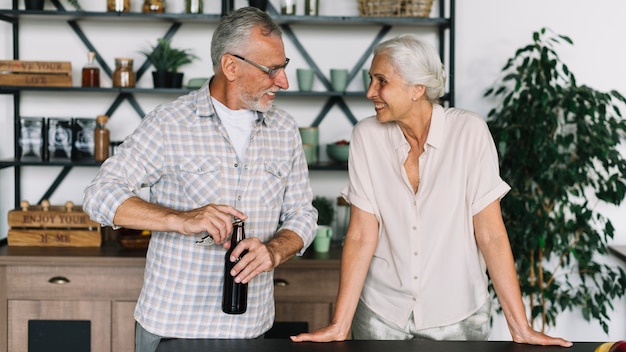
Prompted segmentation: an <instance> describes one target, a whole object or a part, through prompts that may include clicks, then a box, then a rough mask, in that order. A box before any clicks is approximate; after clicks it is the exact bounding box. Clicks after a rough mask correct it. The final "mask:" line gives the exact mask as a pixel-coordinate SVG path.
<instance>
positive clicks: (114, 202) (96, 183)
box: [83, 112, 163, 226]
mask: <svg viewBox="0 0 626 352" xmlns="http://www.w3.org/2000/svg"><path fill="white" fill-rule="evenodd" d="M156 116H157V113H156V112H155V113H151V114H150V115H148V116H146V117H145V119H144V120H143V121H142V123H141V124H140V125H139V127H138V128H137V130H136V131H135V133H133V134H132V135H130V136H129V137H128V138H127V139H126V140H125V141H124V142H123V143H122V144H121V145H120V146H119V147H118V148H117V151H116V154H115V155H113V156H111V157H109V158H108V159H107V160H106V161H105V162H104V163H103V164H102V166H101V167H100V171H99V172H98V174H97V175H96V177H95V178H94V179H93V180H92V181H91V183H90V184H89V185H88V186H87V188H86V189H85V192H84V195H83V209H84V210H85V212H86V213H87V214H89V216H90V217H91V218H92V219H93V220H94V221H97V222H99V223H100V224H102V225H104V226H114V224H113V218H114V217H115V212H116V211H117V208H118V207H119V206H120V205H121V204H122V203H123V202H124V201H126V200H127V199H129V198H131V197H134V196H140V192H141V189H142V187H146V186H150V185H151V184H153V183H154V182H156V181H157V180H158V177H159V176H158V175H159V172H158V170H159V168H160V165H162V155H163V153H162V150H161V148H162V146H161V144H159V143H156V141H159V140H160V139H161V137H162V136H161V129H160V127H159V123H158V121H153V120H157V118H156ZM150 121H152V123H150Z"/></svg>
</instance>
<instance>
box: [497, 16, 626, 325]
mask: <svg viewBox="0 0 626 352" xmlns="http://www.w3.org/2000/svg"><path fill="white" fill-rule="evenodd" d="M563 42H566V43H569V44H573V42H572V40H571V39H570V38H568V37H566V36H562V35H554V34H551V33H547V31H546V29H545V28H544V29H541V30H540V31H539V32H535V33H534V34H533V42H532V43H530V44H529V45H526V46H524V47H522V48H520V49H518V50H517V51H516V53H515V55H514V56H513V57H512V58H510V59H509V60H508V62H507V63H506V65H505V66H504V67H503V69H502V74H503V78H502V82H499V83H497V84H495V85H494V87H492V88H491V89H489V90H488V91H487V92H486V93H485V96H491V97H494V98H499V99H501V102H500V103H499V106H498V107H497V108H494V109H493V110H491V111H490V112H489V114H488V124H489V128H490V130H491V133H492V134H493V138H494V141H495V143H496V146H497V149H498V153H499V159H500V170H501V174H502V177H503V179H504V180H505V181H506V182H508V183H509V184H510V186H511V191H510V193H509V195H508V196H507V197H505V198H504V199H503V200H502V204H501V206H502V214H503V216H504V220H505V224H506V225H507V229H508V233H509V237H510V241H511V246H512V249H513V253H514V255H515V263H516V266H517V272H518V275H519V280H520V285H521V290H522V294H523V296H524V297H525V299H524V301H525V302H526V303H527V304H528V305H529V307H528V308H529V309H528V311H529V312H530V315H531V324H532V323H535V322H539V323H541V330H542V331H545V328H546V327H547V326H554V325H555V321H556V316H557V315H558V314H559V313H561V312H563V311H565V310H572V309H574V308H579V309H581V310H582V313H583V317H584V318H585V319H586V320H587V321H589V320H591V319H592V318H593V319H595V320H596V321H598V323H599V324H600V325H601V327H602V328H603V329H604V331H605V332H607V333H608V329H609V325H608V323H609V322H608V321H607V317H608V315H607V310H609V309H611V310H612V309H613V304H612V302H613V301H614V300H615V299H616V298H619V297H622V296H623V295H624V291H625V290H626V274H625V273H624V270H622V269H621V268H619V267H611V266H610V265H607V264H605V263H606V261H602V260H600V259H601V257H602V256H604V255H607V253H608V251H607V241H608V240H609V239H611V238H613V234H614V228H613V225H612V224H611V221H610V220H609V219H608V218H606V217H605V216H604V215H603V214H601V213H600V210H599V209H598V205H599V204H602V203H604V204H615V205H618V204H619V203H621V201H622V200H623V199H624V196H625V194H626V180H625V179H624V175H625V174H626V160H624V157H623V156H622V155H621V154H620V152H619V150H618V149H617V147H618V145H619V144H620V143H621V142H622V141H623V140H624V137H625V136H626V120H625V119H624V118H623V117H622V116H621V112H620V110H619V107H618V105H623V104H624V103H626V99H624V97H623V96H622V95H621V94H619V93H618V92H616V91H611V92H609V93H604V92H599V91H597V90H594V89H592V88H590V87H588V86H585V85H578V84H577V81H576V79H575V77H574V74H573V73H572V72H570V71H569V69H568V67H567V65H565V64H564V63H563V62H562V61H561V60H560V59H559V57H558V55H557V53H556V51H555V49H554V46H555V45H556V44H561V43H563ZM616 103H619V104H616ZM533 325H534V324H533Z"/></svg>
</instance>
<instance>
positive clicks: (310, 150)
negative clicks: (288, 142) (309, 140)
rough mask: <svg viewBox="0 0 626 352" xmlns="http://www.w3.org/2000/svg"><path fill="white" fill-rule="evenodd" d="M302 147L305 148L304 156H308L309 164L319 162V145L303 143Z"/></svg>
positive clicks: (307, 161)
mask: <svg viewBox="0 0 626 352" xmlns="http://www.w3.org/2000/svg"><path fill="white" fill-rule="evenodd" d="M302 149H303V150H304V157H305V158H306V163H307V164H309V165H312V164H316V163H317V146H316V145H313V144H303V145H302Z"/></svg>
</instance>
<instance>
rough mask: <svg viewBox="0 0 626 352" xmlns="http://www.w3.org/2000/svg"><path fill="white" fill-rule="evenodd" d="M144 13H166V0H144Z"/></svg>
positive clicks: (142, 9) (142, 10)
mask: <svg viewBox="0 0 626 352" xmlns="http://www.w3.org/2000/svg"><path fill="white" fill-rule="evenodd" d="M141 12H143V13H164V12H165V0H144V2H143V7H142V8H141Z"/></svg>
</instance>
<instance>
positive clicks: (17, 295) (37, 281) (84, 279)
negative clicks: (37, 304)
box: [6, 266, 143, 300]
mask: <svg viewBox="0 0 626 352" xmlns="http://www.w3.org/2000/svg"><path fill="white" fill-rule="evenodd" d="M6 274H7V298H8V299H48V300H50V299H77V298H80V299H83V300H85V299H87V300H96V299H117V300H120V299H128V300H136V299H137V297H139V291H140V290H141V286H142V284H143V267H125V268H120V267H89V266H77V267H72V266H9V267H7V271H6Z"/></svg>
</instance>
